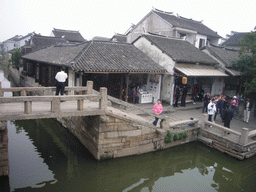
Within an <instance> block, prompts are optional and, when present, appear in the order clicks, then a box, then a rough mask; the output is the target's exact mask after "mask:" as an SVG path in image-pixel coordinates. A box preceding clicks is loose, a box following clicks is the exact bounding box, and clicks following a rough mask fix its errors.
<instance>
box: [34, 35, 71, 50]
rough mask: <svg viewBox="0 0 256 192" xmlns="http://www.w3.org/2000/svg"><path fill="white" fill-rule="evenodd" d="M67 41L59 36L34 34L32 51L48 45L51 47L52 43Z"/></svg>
mask: <svg viewBox="0 0 256 192" xmlns="http://www.w3.org/2000/svg"><path fill="white" fill-rule="evenodd" d="M65 42H66V40H65V39H63V38H59V37H52V36H42V35H34V36H33V37H32V38H31V39H30V47H31V48H32V52H34V51H38V50H40V49H44V48H46V47H50V46H52V45H57V44H59V43H65Z"/></svg>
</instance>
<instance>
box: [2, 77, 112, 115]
mask: <svg viewBox="0 0 256 192" xmlns="http://www.w3.org/2000/svg"><path fill="white" fill-rule="evenodd" d="M92 88H93V82H92V81H88V82H87V86H86V87H67V88H66V91H67V92H68V93H72V92H73V93H77V94H78V93H80V94H79V95H75V94H74V95H64V96H55V95H54V91H55V88H54V87H14V88H0V104H1V103H2V104H4V103H24V114H27V115H28V114H30V115H33V109H32V103H37V102H50V104H51V109H50V111H49V113H51V116H54V115H53V114H54V113H56V114H57V113H58V114H60V113H61V112H62V110H61V107H60V106H61V102H63V101H77V107H76V109H77V111H78V113H79V112H83V110H84V106H83V105H84V102H83V101H84V100H93V101H99V108H98V109H99V110H98V112H95V113H99V114H98V115H100V114H102V113H103V112H102V111H105V109H106V108H107V88H105V87H101V88H100V92H99V93H98V94H95V92H93V89H92ZM5 92H19V93H20V95H21V96H13V97H3V95H4V93H5ZM29 92H34V93H38V92H39V93H43V94H39V95H41V96H38V94H37V95H36V96H27V95H29ZM82 92H83V94H81V93H82ZM84 93H86V95H84ZM15 110H16V109H15V108H13V109H12V110H11V112H15ZM37 111H38V109H37ZM1 113H2V114H1V116H4V115H5V113H4V111H1ZM86 113H88V114H87V115H89V113H90V112H86ZM92 113H93V112H92ZM84 114H85V112H84ZM7 115H8V114H6V116H7ZM75 115H77V116H79V114H75ZM46 116H47V115H46ZM59 116H61V114H60V115H59ZM31 118H33V117H31ZM39 118H40V117H39ZM44 118H45V117H44ZM12 120H13V119H12Z"/></svg>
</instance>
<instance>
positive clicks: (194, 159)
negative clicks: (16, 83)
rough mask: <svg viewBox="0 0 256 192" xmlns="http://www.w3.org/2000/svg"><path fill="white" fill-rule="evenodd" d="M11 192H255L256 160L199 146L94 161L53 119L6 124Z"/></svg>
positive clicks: (190, 145) (191, 145) (195, 144)
mask: <svg viewBox="0 0 256 192" xmlns="http://www.w3.org/2000/svg"><path fill="white" fill-rule="evenodd" d="M8 134H9V159H10V175H9V185H10V190H11V191H54V192H55V191H60V192H62V191H63V192H64V191H67V192H71V191H74V192H78V191H92V192H94V191H97V192H101V191H113V192H115V191H117V192H118V191H125V192H126V191H127V192H128V191H131V192H132V191H133V192H135V191H143V192H147V191H156V192H162V191H164V192H165V191H180V192H184V191H195V192H198V191H201V192H208V191H232V192H235V191H256V190H255V189H256V182H255V181H256V161H255V160H256V158H251V159H247V160H245V161H239V160H236V159H234V158H231V157H229V156H227V155H225V154H222V153H220V152H218V151H216V150H214V149H211V148H208V147H207V146H205V145H202V144H200V143H198V142H193V143H188V144H184V145H181V146H178V147H173V148H170V149H166V150H162V151H156V152H152V153H148V154H142V155H138V156H130V157H125V158H119V159H112V160H108V161H102V162H98V161H96V160H95V159H94V158H93V157H92V155H91V154H90V153H89V152H88V151H87V150H86V148H84V147H83V146H82V145H81V144H80V142H79V141H78V140H77V139H76V138H75V137H73V135H72V134H70V133H69V132H68V131H67V130H66V129H65V128H63V127H62V126H61V125H60V124H59V123H58V122H56V121H55V120H54V119H46V120H26V121H15V122H8Z"/></svg>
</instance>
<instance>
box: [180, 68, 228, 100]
mask: <svg viewBox="0 0 256 192" xmlns="http://www.w3.org/2000/svg"><path fill="white" fill-rule="evenodd" d="M226 76H228V75H227V74H225V73H224V72H223V71H220V70H219V69H217V68H215V67H214V66H212V65H199V64H176V66H175V86H180V85H184V84H185V85H186V87H187V89H188V93H187V98H186V101H187V102H189V101H192V100H193V91H194V88H195V87H196V94H197V100H199V101H200V100H201V99H202V97H203V95H204V94H206V93H207V92H209V93H210V95H212V96H213V95H220V94H222V93H223V90H224V87H225V84H224V77H226ZM184 78H186V83H184V82H183V81H182V80H183V79H184Z"/></svg>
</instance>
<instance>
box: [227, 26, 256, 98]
mask: <svg viewBox="0 0 256 192" xmlns="http://www.w3.org/2000/svg"><path fill="white" fill-rule="evenodd" d="M240 43H241V44H242V45H243V46H242V47H241V49H240V51H239V60H238V61H236V62H234V64H233V65H232V67H233V68H234V69H235V70H238V71H241V78H242V80H243V82H244V87H245V93H246V94H250V93H252V92H255V91H256V32H255V31H253V32H251V33H248V34H246V35H245V37H244V39H241V40H240Z"/></svg>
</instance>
